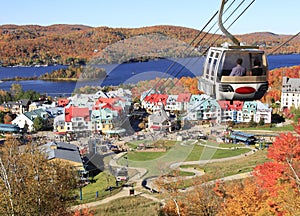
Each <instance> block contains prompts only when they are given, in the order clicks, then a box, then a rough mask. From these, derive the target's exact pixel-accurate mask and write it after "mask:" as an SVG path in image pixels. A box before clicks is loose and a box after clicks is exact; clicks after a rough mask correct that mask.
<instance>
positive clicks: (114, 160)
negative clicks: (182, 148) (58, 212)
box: [71, 145, 256, 210]
mask: <svg viewBox="0 0 300 216" xmlns="http://www.w3.org/2000/svg"><path fill="white" fill-rule="evenodd" d="M204 146H206V147H209V148H217V149H218V148H221V147H216V146H210V145H204ZM221 149H224V148H221ZM227 149H229V148H227ZM255 152H256V150H255V149H253V150H252V151H250V152H248V153H246V154H242V155H238V156H234V157H229V158H221V159H211V160H199V161H185V162H176V163H173V164H171V165H170V168H171V169H174V170H176V169H177V170H181V171H187V172H193V173H194V174H195V175H193V176H186V177H184V178H185V179H188V178H194V177H196V176H201V175H204V174H205V173H204V172H203V171H200V170H196V169H193V168H180V166H181V165H200V164H206V163H214V162H224V161H229V160H234V159H239V158H243V157H246V156H248V155H251V154H254V153H255ZM125 154H126V153H121V154H117V155H115V156H114V157H113V158H112V160H111V161H110V162H109V165H110V166H114V167H123V166H121V165H118V164H117V160H118V159H119V158H121V157H123V156H124V155H125ZM129 169H134V170H137V171H138V173H137V174H136V175H134V176H132V177H131V178H130V179H129V182H136V183H137V186H136V187H135V188H134V190H135V194H134V195H135V196H143V197H145V198H147V199H151V200H153V201H155V202H163V201H162V200H160V199H157V198H156V197H154V196H152V195H151V194H147V193H143V192H141V191H140V190H141V189H142V188H141V183H142V181H143V179H142V177H143V176H145V175H146V174H147V172H148V170H147V169H146V168H141V167H132V166H131V167H129ZM250 176H251V173H250V172H249V173H241V174H236V175H232V176H227V177H224V178H220V179H217V180H213V181H209V182H206V183H204V184H214V183H215V182H216V181H231V180H234V179H243V178H247V177H250ZM154 179H155V178H153V179H151V180H149V181H148V182H147V186H148V187H149V188H152V189H155V187H154V186H153V180H154ZM130 188H131V187H123V188H122V190H121V191H120V192H119V193H117V194H115V195H113V196H111V197H108V198H105V199H103V200H99V201H95V202H91V203H86V204H81V205H78V206H74V207H72V208H71V209H72V210H76V209H83V208H92V207H95V206H98V205H102V204H106V203H109V202H111V201H113V200H116V199H119V198H124V197H130V195H129V189H130ZM193 189H194V187H193V186H191V187H189V188H186V189H185V190H181V191H182V192H185V191H191V190H193Z"/></svg>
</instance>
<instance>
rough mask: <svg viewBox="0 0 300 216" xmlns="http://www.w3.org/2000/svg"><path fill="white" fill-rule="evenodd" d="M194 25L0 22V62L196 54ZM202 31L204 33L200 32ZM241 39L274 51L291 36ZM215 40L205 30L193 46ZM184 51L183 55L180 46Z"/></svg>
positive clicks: (289, 49) (296, 44) (292, 47)
mask: <svg viewBox="0 0 300 216" xmlns="http://www.w3.org/2000/svg"><path fill="white" fill-rule="evenodd" d="M197 34H198V30H195V29H191V28H185V27H178V26H151V27H143V28H109V27H96V28H94V27H90V26H84V25H65V24H58V25H51V26H39V25H24V26H17V25H2V26H0V64H1V65H3V66H12V65H35V64H42V65H44V64H47V65H51V64H68V65H76V64H78V65H81V64H86V63H88V62H89V61H91V60H95V59H98V60H99V59H100V60H101V62H104V63H111V62H119V63H120V62H126V61H128V60H129V59H134V58H141V56H157V57H175V56H180V57H184V56H188V55H192V56H195V55H200V53H199V52H198V53H197V52H195V50H196V49H194V47H192V48H191V49H189V50H188V51H186V45H187V44H189V43H190V41H192V39H193V38H194V37H195V36H196V35H197ZM204 34H205V33H203V34H202V35H204ZM236 36H237V37H238V38H239V39H240V41H241V42H246V43H247V44H248V45H259V46H261V47H262V48H263V49H266V50H267V51H268V50H272V49H273V48H274V47H276V46H277V45H278V44H281V43H282V42H284V41H286V40H287V38H289V37H290V36H291V35H276V34H274V33H270V32H260V33H251V34H244V35H236ZM213 41H216V44H221V43H223V42H225V41H227V39H226V38H224V37H221V36H220V37H219V35H208V37H206V40H203V41H201V43H200V44H198V45H197V46H196V43H194V44H193V46H196V47H195V48H198V50H199V47H202V48H204V49H203V50H205V49H206V48H207V47H208V46H209V45H211V43H212V42H213ZM184 50H185V53H184V54H183V51H184ZM279 52H280V53H300V37H298V38H296V39H295V40H293V41H291V42H290V44H287V45H286V46H285V47H284V48H282V49H280V50H279Z"/></svg>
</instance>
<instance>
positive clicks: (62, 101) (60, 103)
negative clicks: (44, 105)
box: [57, 98, 70, 107]
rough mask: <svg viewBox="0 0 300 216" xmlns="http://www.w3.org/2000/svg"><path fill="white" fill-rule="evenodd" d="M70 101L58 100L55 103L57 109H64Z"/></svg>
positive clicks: (65, 99)
mask: <svg viewBox="0 0 300 216" xmlns="http://www.w3.org/2000/svg"><path fill="white" fill-rule="evenodd" d="M69 102H70V100H69V99H67V98H59V99H58V101H57V105H58V106H59V107H65V106H67V105H68V104H69Z"/></svg>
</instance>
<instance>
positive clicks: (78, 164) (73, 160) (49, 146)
mask: <svg viewBox="0 0 300 216" xmlns="http://www.w3.org/2000/svg"><path fill="white" fill-rule="evenodd" d="M39 149H40V151H41V152H42V153H45V154H46V157H47V159H48V160H49V161H59V162H62V163H64V164H68V165H71V166H72V167H74V168H75V169H76V170H78V171H81V172H84V171H85V169H84V166H83V162H82V159H81V156H80V153H79V149H78V147H77V146H76V145H73V144H69V143H64V142H48V143H46V144H44V145H42V146H40V147H39Z"/></svg>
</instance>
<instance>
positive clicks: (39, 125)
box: [33, 116, 45, 131]
mask: <svg viewBox="0 0 300 216" xmlns="http://www.w3.org/2000/svg"><path fill="white" fill-rule="evenodd" d="M44 123H45V120H44V119H43V118H42V117H40V116H38V117H36V118H35V119H34V120H33V128H34V130H35V131H40V130H42V129H43V128H44Z"/></svg>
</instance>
